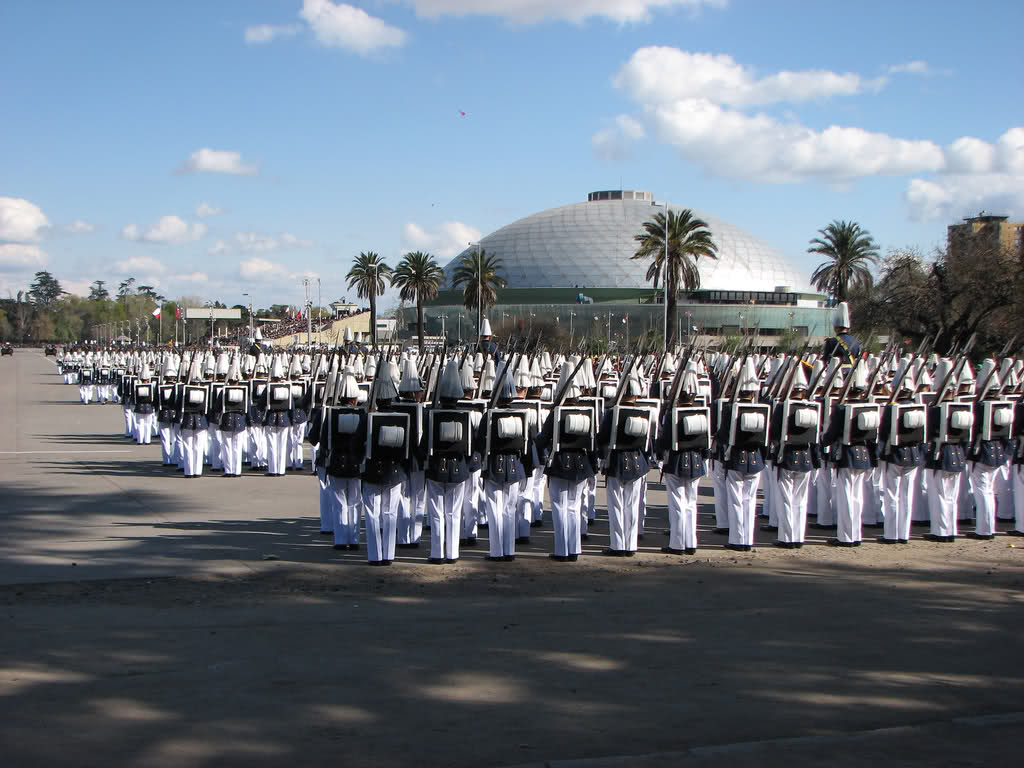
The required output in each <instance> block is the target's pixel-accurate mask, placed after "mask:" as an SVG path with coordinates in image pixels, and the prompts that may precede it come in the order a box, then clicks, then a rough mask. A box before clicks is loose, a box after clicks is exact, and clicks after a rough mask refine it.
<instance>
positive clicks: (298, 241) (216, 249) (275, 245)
mask: <svg viewBox="0 0 1024 768" xmlns="http://www.w3.org/2000/svg"><path fill="white" fill-rule="evenodd" d="M234 247H236V248H237V249H238V250H240V251H243V252H246V253H253V252H257V253H258V252H261V251H262V252H269V251H277V250H280V249H289V248H312V247H313V241H312V240H306V239H305V238H301V237H298V236H297V235H293V234H292V233H291V232H282V233H281V234H280V235H271V234H266V233H264V232H235V234H234ZM230 248H231V245H230V244H228V243H227V242H225V241H223V240H218V241H217V243H216V244H215V245H214V246H213V248H211V249H210V250H209V251H208V253H209V254H210V255H211V256H215V255H217V254H220V253H224V252H226V251H228V250H229V249H230Z"/></svg>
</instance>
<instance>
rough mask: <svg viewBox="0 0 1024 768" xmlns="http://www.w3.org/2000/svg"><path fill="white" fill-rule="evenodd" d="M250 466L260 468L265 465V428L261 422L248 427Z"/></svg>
mask: <svg viewBox="0 0 1024 768" xmlns="http://www.w3.org/2000/svg"><path fill="white" fill-rule="evenodd" d="M249 440H250V445H251V448H250V450H251V454H250V455H251V456H252V459H251V461H252V466H253V467H255V468H256V469H261V468H263V467H265V466H267V428H266V427H264V426H263V425H262V424H256V425H254V426H252V427H249Z"/></svg>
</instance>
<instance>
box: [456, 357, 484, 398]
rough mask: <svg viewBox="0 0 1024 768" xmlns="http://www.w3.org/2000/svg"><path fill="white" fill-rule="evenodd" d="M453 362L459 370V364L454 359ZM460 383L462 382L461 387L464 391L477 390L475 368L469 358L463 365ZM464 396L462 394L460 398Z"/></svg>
mask: <svg viewBox="0 0 1024 768" xmlns="http://www.w3.org/2000/svg"><path fill="white" fill-rule="evenodd" d="M452 362H453V363H455V366H456V369H458V365H459V364H458V362H457V361H455V360H454V359H453V360H452ZM481 375H482V374H481ZM459 381H460V382H461V384H460V386H461V387H462V389H464V390H469V389H476V379H475V378H474V376H473V366H472V365H471V364H470V362H469V358H466V362H465V364H463V366H462V370H461V371H460V372H459ZM481 389H483V387H481ZM462 395H463V393H461V392H460V393H459V397H462Z"/></svg>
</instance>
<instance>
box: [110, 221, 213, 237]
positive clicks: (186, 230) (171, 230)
mask: <svg viewBox="0 0 1024 768" xmlns="http://www.w3.org/2000/svg"><path fill="white" fill-rule="evenodd" d="M205 234H206V225H205V224H203V223H202V222H201V221H197V222H194V223H193V224H192V226H191V227H190V226H189V224H188V222H187V221H185V220H184V219H182V218H181V217H180V216H161V217H160V220H159V221H158V222H157V223H156V224H155V225H154V226H153V227H152V229H150V230H149V231H148V232H146V233H145V234H139V228H138V227H136V226H135V225H134V224H129V225H128V226H127V227H125V228H124V229H122V230H121V237H122V239H124V240H142V241H144V242H147V243H188V242H192V241H194V240H198V239H199V238H201V237H202V236H203V235H205Z"/></svg>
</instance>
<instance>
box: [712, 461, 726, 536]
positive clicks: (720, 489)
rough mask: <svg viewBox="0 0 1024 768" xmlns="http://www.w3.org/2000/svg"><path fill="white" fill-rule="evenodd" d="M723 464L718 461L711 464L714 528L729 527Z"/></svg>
mask: <svg viewBox="0 0 1024 768" xmlns="http://www.w3.org/2000/svg"><path fill="white" fill-rule="evenodd" d="M725 474H726V470H725V465H724V464H723V463H722V462H720V461H715V462H712V464H711V487H712V490H714V492H715V528H721V529H725V528H728V527H729V502H728V500H727V499H726V498H725Z"/></svg>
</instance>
